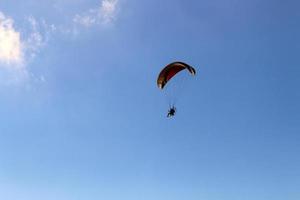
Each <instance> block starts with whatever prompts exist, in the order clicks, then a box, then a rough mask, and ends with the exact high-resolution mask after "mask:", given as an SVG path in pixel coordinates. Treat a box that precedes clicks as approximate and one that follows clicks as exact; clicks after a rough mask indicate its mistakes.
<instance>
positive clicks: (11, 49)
mask: <svg viewBox="0 0 300 200" xmlns="http://www.w3.org/2000/svg"><path fill="white" fill-rule="evenodd" d="M0 62H1V63H2V65H0V66H8V65H16V66H20V65H21V64H22V62H23V48H22V41H21V38H20V32H18V31H17V30H16V29H15V28H14V21H13V20H12V19H11V18H10V17H6V16H5V15H4V14H3V13H2V12H0Z"/></svg>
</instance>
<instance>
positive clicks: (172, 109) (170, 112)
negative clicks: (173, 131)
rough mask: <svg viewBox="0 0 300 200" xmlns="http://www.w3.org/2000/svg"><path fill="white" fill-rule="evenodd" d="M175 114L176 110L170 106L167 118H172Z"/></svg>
mask: <svg viewBox="0 0 300 200" xmlns="http://www.w3.org/2000/svg"><path fill="white" fill-rule="evenodd" d="M175 113H176V108H175V106H172V107H171V108H170V109H169V111H168V114H167V117H173V116H174V115H175Z"/></svg>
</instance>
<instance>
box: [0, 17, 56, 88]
mask: <svg viewBox="0 0 300 200" xmlns="http://www.w3.org/2000/svg"><path fill="white" fill-rule="evenodd" d="M27 24H29V26H26V28H24V29H22V30H21V31H18V30H17V29H16V28H15V27H14V20H13V19H12V18H11V17H7V16H5V15H4V14H3V13H2V12H0V85H14V84H17V83H20V82H24V81H27V80H29V79H33V78H35V77H34V74H33V73H32V72H30V70H29V67H28V64H29V63H30V62H31V61H32V59H33V58H34V57H35V56H36V55H37V53H38V52H39V51H40V49H41V48H42V47H43V46H44V45H45V44H46V42H47V40H48V37H49V34H50V33H51V32H53V31H54V30H55V26H54V25H48V24H47V23H46V22H45V21H44V20H40V21H37V20H36V19H35V18H34V17H28V18H27Z"/></svg>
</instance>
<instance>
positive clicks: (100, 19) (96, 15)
mask: <svg viewBox="0 0 300 200" xmlns="http://www.w3.org/2000/svg"><path fill="white" fill-rule="evenodd" d="M117 13H118V0H102V1H101V4H100V6H99V7H98V8H96V9H90V10H88V11H86V12H84V13H82V14H76V15H75V16H74V18H73V22H75V23H76V24H79V25H82V26H85V27H90V26H93V25H96V24H111V23H113V22H114V21H115V20H116V17H117Z"/></svg>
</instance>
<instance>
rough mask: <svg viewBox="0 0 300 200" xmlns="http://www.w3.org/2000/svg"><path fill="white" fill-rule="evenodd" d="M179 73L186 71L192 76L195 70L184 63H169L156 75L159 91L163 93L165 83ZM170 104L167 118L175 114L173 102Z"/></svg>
mask: <svg viewBox="0 0 300 200" xmlns="http://www.w3.org/2000/svg"><path fill="white" fill-rule="evenodd" d="M181 71H182V72H183V71H187V72H188V73H189V74H191V75H192V76H194V75H196V70H195V69H194V68H193V67H192V66H190V65H188V64H186V63H184V62H173V63H170V64H168V65H167V66H165V67H164V68H163V69H162V70H161V72H160V73H159V75H158V78H157V86H158V88H159V89H161V90H162V91H164V88H165V86H166V85H167V83H169V81H170V80H171V79H173V77H175V76H176V75H177V74H178V73H179V72H181ZM172 103H173V105H172V106H170V108H169V110H168V114H167V117H168V118H169V117H173V116H174V115H175V113H176V107H175V106H174V102H172Z"/></svg>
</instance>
